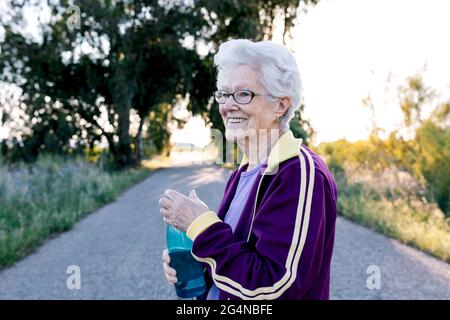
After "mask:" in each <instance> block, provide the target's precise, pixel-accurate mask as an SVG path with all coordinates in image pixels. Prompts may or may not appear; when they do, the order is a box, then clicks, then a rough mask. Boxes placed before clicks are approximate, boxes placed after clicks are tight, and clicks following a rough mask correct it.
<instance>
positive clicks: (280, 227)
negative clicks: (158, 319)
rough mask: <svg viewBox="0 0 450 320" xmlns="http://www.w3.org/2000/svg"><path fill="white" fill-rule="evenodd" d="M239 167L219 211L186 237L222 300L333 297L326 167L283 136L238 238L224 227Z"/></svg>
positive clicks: (333, 191)
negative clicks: (330, 291) (331, 291)
mask: <svg viewBox="0 0 450 320" xmlns="http://www.w3.org/2000/svg"><path fill="white" fill-rule="evenodd" d="M247 166H248V159H247V157H246V156H245V155H244V157H243V159H242V162H241V165H240V167H239V168H238V169H236V170H235V171H234V172H233V173H232V174H231V176H230V178H229V180H228V182H227V184H226V187H225V193H224V196H223V199H222V201H221V203H220V206H219V208H218V210H217V213H216V212H214V211H208V212H206V213H204V214H202V215H200V216H199V217H197V218H196V219H195V220H194V221H193V222H192V223H191V225H190V226H189V228H188V230H187V235H188V236H189V237H190V238H191V239H192V240H193V241H194V243H193V248H192V254H193V256H194V257H195V259H197V260H198V261H200V262H202V263H203V264H204V265H205V266H206V271H207V272H205V276H206V281H207V283H209V284H211V283H212V281H214V283H215V284H216V285H217V287H218V288H219V290H220V296H219V298H220V299H221V300H227V299H228V300H235V299H236V300H237V299H245V300H252V299H287V300H298V299H328V298H329V287H330V263H331V256H332V252H333V243H334V233H335V222H336V215H337V208H336V205H337V193H338V191H337V186H336V183H335V181H334V179H333V177H332V175H331V173H330V172H329V170H328V168H327V166H326V164H325V162H324V161H323V160H322V159H321V158H320V157H319V156H318V155H317V154H315V153H314V152H312V151H311V150H310V149H308V148H307V147H306V146H304V145H303V144H302V140H301V139H296V138H294V136H293V134H292V132H291V131H287V132H286V133H284V134H283V135H282V136H281V137H280V138H279V139H278V141H277V142H276V143H275V145H274V147H273V148H272V150H271V152H270V154H269V157H268V160H267V163H266V164H265V165H264V166H263V170H264V173H263V174H260V175H259V177H258V178H257V181H256V183H255V185H254V186H253V189H252V191H251V192H250V196H249V198H248V199H247V201H246V203H242V206H243V211H242V214H241V217H240V220H239V222H238V224H237V226H236V229H235V232H234V234H233V232H232V230H231V227H230V226H229V225H228V224H226V223H224V222H223V219H224V216H225V214H226V212H227V210H228V207H229V205H230V203H231V200H232V199H233V196H234V193H235V191H236V187H237V184H238V182H239V177H240V174H241V172H243V171H244V170H245V169H246V168H247Z"/></svg>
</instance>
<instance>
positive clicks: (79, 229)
mask: <svg viewBox="0 0 450 320" xmlns="http://www.w3.org/2000/svg"><path fill="white" fill-rule="evenodd" d="M229 174H230V172H229V171H227V170H224V169H218V168H217V167H213V166H208V165H194V166H190V167H172V168H169V169H164V170H160V171H157V172H155V173H154V174H153V175H152V176H151V177H150V178H148V179H147V180H145V181H143V182H142V183H140V184H138V185H136V186H135V187H133V188H132V189H130V190H128V191H127V192H125V193H124V194H122V196H120V197H119V198H118V199H117V200H116V201H115V202H113V203H111V204H109V205H107V206H104V207H103V208H101V209H100V210H98V211H97V212H95V213H93V214H91V215H89V216H87V217H86V218H84V219H83V220H81V221H80V222H79V223H78V224H77V225H76V226H75V227H74V229H72V230H71V231H69V232H66V233H63V234H61V235H59V236H58V237H55V238H53V239H52V240H50V241H48V242H47V243H46V244H45V245H43V246H42V247H41V248H40V249H38V250H37V251H36V252H35V253H33V254H31V255H29V256H28V257H27V258H25V259H23V260H22V261H20V262H18V263H17V264H16V265H15V266H13V267H11V268H8V269H6V270H3V271H1V272H0V299H175V298H176V297H175V295H174V291H173V288H172V287H169V286H168V285H167V284H166V283H165V280H164V278H163V273H162V268H161V252H162V250H163V249H164V247H165V229H164V224H163V223H162V221H161V219H160V216H159V208H158V199H159V198H160V196H161V194H162V193H163V191H164V190H165V189H166V188H173V189H176V190H179V191H181V192H184V193H187V192H189V190H190V189H191V188H196V189H197V190H198V194H199V196H200V197H201V198H202V199H203V200H205V202H206V203H208V204H209V205H210V207H211V208H217V206H218V204H219V201H220V199H221V196H222V193H223V188H224V185H225V182H226V180H227V178H228V176H229ZM70 265H76V266H79V268H80V271H81V289H73V290H69V289H68V288H67V286H66V280H67V277H69V274H66V270H67V268H68V266H70ZM371 265H375V266H377V267H378V268H379V270H380V271H381V277H380V285H381V288H380V289H373V290H369V289H368V288H367V284H366V281H367V278H368V277H369V276H371V274H372V273H370V274H368V273H367V268H368V267H369V266H371ZM377 267H375V268H377ZM369 271H371V270H369ZM371 272H372V271H371ZM372 283H373V282H372ZM331 297H332V298H333V299H450V265H448V264H446V263H443V262H441V261H438V260H436V259H434V258H431V257H429V256H427V255H425V254H423V253H421V252H419V251H417V250H415V249H411V248H409V247H406V246H404V245H401V244H399V243H398V242H396V241H394V240H391V239H388V238H386V237H384V236H381V235H379V234H377V233H375V232H372V231H370V230H367V229H366V228H363V227H360V226H358V225H355V224H353V223H351V222H348V221H346V220H344V219H339V220H338V224H337V236H336V246H335V252H334V256H333V266H332V294H331Z"/></svg>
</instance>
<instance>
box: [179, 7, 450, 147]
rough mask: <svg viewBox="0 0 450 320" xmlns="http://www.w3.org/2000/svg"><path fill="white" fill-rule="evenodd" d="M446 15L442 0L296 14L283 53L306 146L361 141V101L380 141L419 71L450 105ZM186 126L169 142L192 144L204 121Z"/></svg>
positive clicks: (365, 126)
mask: <svg viewBox="0 0 450 320" xmlns="http://www.w3.org/2000/svg"><path fill="white" fill-rule="evenodd" d="M449 14H450V1H448V0H429V1H419V0H389V1H388V0H376V1H375V0H321V1H320V2H319V3H318V5H316V6H315V7H312V8H310V9H309V10H308V11H307V13H306V14H301V15H300V17H299V23H298V24H297V25H296V26H295V27H294V29H293V30H292V33H293V43H292V44H290V45H289V46H290V48H291V49H292V50H293V52H294V55H295V58H296V60H297V63H298V66H299V69H300V73H301V77H302V82H303V88H304V103H305V110H304V117H305V118H306V119H308V120H310V122H311V125H312V127H313V128H314V130H315V131H316V136H315V140H314V141H313V144H314V145H317V144H319V143H320V142H324V141H335V140H338V139H342V138H345V139H347V140H349V141H352V142H353V141H357V140H360V139H365V138H367V136H368V135H369V133H370V130H371V127H372V122H371V111H370V110H369V109H368V108H367V107H364V105H363V103H362V100H363V99H364V98H365V97H367V96H368V95H370V96H371V98H372V101H373V103H374V106H375V121H376V125H377V126H379V127H381V128H382V129H384V130H385V135H387V134H388V133H389V132H391V131H392V130H393V129H395V128H397V127H398V126H399V125H401V123H402V119H403V117H402V113H401V110H400V108H399V105H398V101H397V87H398V86H399V85H401V84H404V83H405V81H406V79H407V77H409V76H412V75H415V74H416V73H417V72H420V71H421V70H424V67H425V66H426V68H425V71H423V79H424V81H425V83H426V84H427V85H429V86H431V87H432V88H434V89H437V90H438V91H440V92H441V93H442V94H443V96H442V99H450V41H449V40H448V39H449V34H450V19H449ZM274 41H276V42H280V41H281V40H280V39H279V38H277V37H275V38H274ZM388 79H389V83H387V80H388ZM189 124H190V125H189V129H188V130H186V131H184V130H177V131H176V132H175V133H174V136H173V141H180V142H194V143H195V141H199V139H200V138H201V137H202V134H204V132H205V128H204V122H203V121H201V120H200V119H198V118H195V119H192V123H189ZM196 128H198V131H197V130H195V129H196ZM202 144H203V143H202Z"/></svg>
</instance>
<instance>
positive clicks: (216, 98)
mask: <svg viewBox="0 0 450 320" xmlns="http://www.w3.org/2000/svg"><path fill="white" fill-rule="evenodd" d="M219 92H225V93H226V94H228V97H227V100H225V102H220V101H219V98H218V97H217V93H219ZM236 92H248V93H250V100H249V101H248V102H244V103H243V102H239V101H237V100H236V97H235V96H234V94H235V93H236ZM230 96H232V97H233V100H234V101H235V102H236V103H237V104H240V105H246V104H249V103H250V102H252V101H253V98H254V97H257V96H272V95H271V94H262V93H255V92H253V91H251V90H246V89H239V90H236V91H234V92H233V93H230V92H228V91H226V90H216V91H214V100H216V102H217V103H219V104H225V103H227V101H228V99H229V98H230Z"/></svg>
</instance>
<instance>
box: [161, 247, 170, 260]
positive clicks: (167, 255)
mask: <svg viewBox="0 0 450 320" xmlns="http://www.w3.org/2000/svg"><path fill="white" fill-rule="evenodd" d="M162 259H163V261H164V262H167V263H170V256H169V250H168V249H164V251H163V256H162Z"/></svg>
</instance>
